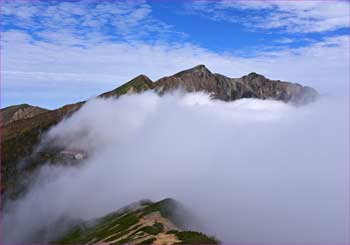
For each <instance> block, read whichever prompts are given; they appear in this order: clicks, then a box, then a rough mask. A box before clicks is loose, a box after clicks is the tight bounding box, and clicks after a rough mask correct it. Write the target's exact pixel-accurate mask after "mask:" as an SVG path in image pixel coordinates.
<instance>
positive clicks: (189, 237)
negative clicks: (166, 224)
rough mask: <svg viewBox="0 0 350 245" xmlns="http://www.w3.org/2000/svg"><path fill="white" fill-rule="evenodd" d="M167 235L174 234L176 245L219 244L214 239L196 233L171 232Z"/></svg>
mask: <svg viewBox="0 0 350 245" xmlns="http://www.w3.org/2000/svg"><path fill="white" fill-rule="evenodd" d="M167 233H168V234H175V235H176V236H177V238H178V239H179V240H181V242H180V243H178V244H220V243H221V242H220V241H219V240H218V239H216V238H215V237H208V236H207V235H205V234H203V233H201V232H196V231H176V230H171V231H168V232H167Z"/></svg>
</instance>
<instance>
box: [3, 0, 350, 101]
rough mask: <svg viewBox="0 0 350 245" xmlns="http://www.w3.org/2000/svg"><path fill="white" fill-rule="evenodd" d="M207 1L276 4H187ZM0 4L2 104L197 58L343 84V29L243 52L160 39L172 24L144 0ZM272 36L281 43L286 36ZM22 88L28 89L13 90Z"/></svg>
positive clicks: (335, 88)
mask: <svg viewBox="0 0 350 245" xmlns="http://www.w3.org/2000/svg"><path fill="white" fill-rule="evenodd" d="M208 4H211V5H215V8H212V9H208V11H211V12H212V14H210V15H211V16H214V17H215V14H216V11H217V10H218V9H219V10H220V9H222V10H226V9H227V8H232V6H231V5H235V8H241V9H244V8H249V9H253V10H254V9H258V8H260V9H261V8H264V9H272V8H273V9H275V8H277V7H278V6H282V3H281V4H279V3H278V2H239V3H237V2H227V1H222V2H210V3H208V2H204V1H200V2H194V3H193V6H197V7H198V6H201V9H205V7H206V6H208ZM337 4H338V3H337ZM339 4H344V3H339ZM311 5H312V6H314V5H313V4H310V6H311ZM326 5H327V4H326ZM283 6H284V8H285V9H286V8H287V6H289V7H288V8H289V9H292V8H296V7H295V6H294V5H293V4H289V5H283ZM293 6H294V7H293ZM301 6H304V5H301ZM305 6H309V5H305ZM317 6H318V5H317ZM1 7H2V11H3V12H2V14H3V16H4V18H3V21H4V23H3V24H4V26H6V29H3V32H2V43H1V45H2V52H1V55H2V67H1V70H2V73H1V75H2V82H3V83H2V87H3V89H2V92H3V96H2V105H9V104H14V103H23V102H27V103H34V104H39V105H41V106H44V107H57V106H59V105H62V104H65V103H70V102H75V101H79V100H83V99H88V98H90V97H92V96H95V95H97V94H99V93H102V92H104V91H106V90H109V89H113V88H115V87H117V86H119V85H121V84H122V83H124V82H126V81H128V80H130V79H132V78H133V77H135V76H137V75H139V74H141V73H143V74H146V75H148V76H150V77H151V78H152V79H158V78H160V77H162V76H166V75H170V74H172V73H175V72H178V71H179V70H182V69H186V68H189V67H192V66H195V65H197V64H199V63H203V64H206V65H207V66H208V67H209V68H210V69H211V70H212V71H213V72H218V73H222V74H225V75H227V76H232V77H239V76H242V75H245V74H247V73H249V72H252V71H255V72H258V73H262V74H264V75H266V76H267V77H270V78H273V79H281V80H287V81H294V82H299V83H302V84H306V85H310V86H313V87H315V88H316V89H318V90H320V92H321V93H323V92H330V93H338V92H339V91H348V90H347V87H348V83H349V81H348V78H349V69H348V67H349V36H347V35H341V36H333V37H325V38H323V40H322V41H318V42H315V41H314V42H309V44H308V46H302V47H299V48H290V47H288V48H287V47H286V48H285V49H279V50H276V49H260V51H258V52H255V56H249V57H247V56H244V55H241V54H230V53H217V52H214V51H211V50H209V49H206V48H203V47H202V46H200V45H199V44H193V43H192V42H189V41H184V39H181V37H183V35H182V34H181V33H180V34H179V33H176V32H175V36H176V37H177V40H176V41H171V40H172V39H171V38H170V39H169V38H163V37H164V35H167V33H170V32H172V33H173V34H174V32H173V29H172V27H171V26H170V25H167V24H166V23H163V22H161V21H159V20H157V19H155V18H153V17H152V9H151V6H150V5H148V4H147V2H143V1H137V2H135V1H128V2H94V1H83V2H81V1H80V2H55V4H47V2H44V1H7V2H5V4H2V6H1ZM278 8H282V7H278ZM300 8H302V7H300ZM304 8H306V7H304ZM308 8H311V7H308ZM315 8H316V9H317V8H319V7H315ZM311 9H313V8H311ZM298 11H300V12H303V11H301V10H298ZM310 11H311V10H310ZM312 11H316V10H312ZM304 12H308V11H304ZM321 12H322V11H321ZM322 13H323V12H322ZM340 16H341V15H340ZM248 20H249V18H248ZM9 21H12V23H10V22H9ZM106 29H108V30H106ZM152 33H157V35H152ZM178 34H179V35H178ZM117 36H118V38H116V37H117ZM146 36H151V37H150V38H151V39H152V40H153V41H151V42H150V41H148V38H145V37H146ZM173 37H174V36H173ZM185 40H186V39H185ZM298 40H299V39H298ZM277 41H280V42H284V44H286V45H285V46H287V43H288V42H290V41H292V40H290V39H280V40H277ZM23 89H25V90H26V91H28V93H21V92H20V91H22V90H23ZM48 98H51V99H48Z"/></svg>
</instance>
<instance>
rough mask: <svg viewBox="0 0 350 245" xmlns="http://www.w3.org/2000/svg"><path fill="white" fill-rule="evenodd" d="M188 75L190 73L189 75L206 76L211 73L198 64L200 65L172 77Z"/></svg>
mask: <svg viewBox="0 0 350 245" xmlns="http://www.w3.org/2000/svg"><path fill="white" fill-rule="evenodd" d="M189 73H191V74H192V73H207V74H211V71H209V69H208V68H207V67H206V66H205V65H203V64H200V65H196V66H195V67H192V68H190V69H187V70H184V71H181V72H178V73H176V74H175V75H174V76H181V75H184V74H189Z"/></svg>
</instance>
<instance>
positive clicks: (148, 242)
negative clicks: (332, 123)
mask: <svg viewBox="0 0 350 245" xmlns="http://www.w3.org/2000/svg"><path fill="white" fill-rule="evenodd" d="M155 240H157V239H156V238H154V237H152V238H149V239H146V240H143V241H142V242H140V243H138V244H152V243H153V242H154V241H155Z"/></svg>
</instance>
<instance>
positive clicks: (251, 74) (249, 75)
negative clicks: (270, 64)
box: [243, 72, 265, 80]
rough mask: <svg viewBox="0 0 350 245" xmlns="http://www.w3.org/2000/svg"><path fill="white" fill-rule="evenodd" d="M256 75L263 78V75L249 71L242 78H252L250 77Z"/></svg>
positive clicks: (252, 77) (255, 76)
mask: <svg viewBox="0 0 350 245" xmlns="http://www.w3.org/2000/svg"><path fill="white" fill-rule="evenodd" d="M257 77H260V78H265V77H264V76H263V75H260V74H258V73H256V72H251V73H249V74H248V75H245V76H243V78H248V79H249V80H252V79H254V78H257Z"/></svg>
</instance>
